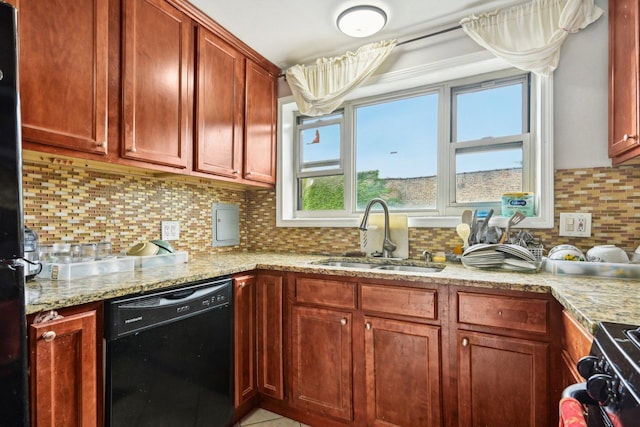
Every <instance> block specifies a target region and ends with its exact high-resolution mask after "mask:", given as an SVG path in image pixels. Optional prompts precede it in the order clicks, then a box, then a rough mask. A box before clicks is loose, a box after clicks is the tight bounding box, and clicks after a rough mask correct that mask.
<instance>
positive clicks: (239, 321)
mask: <svg viewBox="0 0 640 427" xmlns="http://www.w3.org/2000/svg"><path fill="white" fill-rule="evenodd" d="M234 287H235V289H234V291H235V293H234V298H235V302H234V316H235V318H234V338H235V363H234V366H235V389H236V392H235V406H236V408H237V407H238V406H240V405H241V404H242V403H244V402H246V401H247V400H249V399H251V398H252V397H253V396H254V395H255V394H256V392H257V388H256V362H255V358H256V279H255V276H251V275H249V276H241V277H236V278H234Z"/></svg>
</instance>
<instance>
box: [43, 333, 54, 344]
mask: <svg viewBox="0 0 640 427" xmlns="http://www.w3.org/2000/svg"><path fill="white" fill-rule="evenodd" d="M42 339H43V340H45V341H46V342H51V341H53V340H55V339H56V333H55V332H54V331H47V332H45V333H44V334H42Z"/></svg>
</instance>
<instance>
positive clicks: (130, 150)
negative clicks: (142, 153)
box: [127, 147, 138, 153]
mask: <svg viewBox="0 0 640 427" xmlns="http://www.w3.org/2000/svg"><path fill="white" fill-rule="evenodd" d="M127 151H128V152H130V153H135V152H136V151H138V150H136V147H131V148H127Z"/></svg>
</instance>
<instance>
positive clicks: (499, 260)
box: [460, 243, 541, 273]
mask: <svg viewBox="0 0 640 427" xmlns="http://www.w3.org/2000/svg"><path fill="white" fill-rule="evenodd" d="M460 260H461V261H462V264H463V265H464V266H465V267H470V268H488V269H503V270H511V271H519V272H528V273H532V272H536V271H538V270H539V268H540V265H541V262H540V260H538V259H536V257H535V256H534V255H533V254H532V253H531V251H529V249H527V248H525V247H522V246H519V245H512V244H503V243H495V244H484V243H480V244H477V245H473V246H471V247H470V248H468V249H467V250H466V251H464V253H463V254H462V257H460Z"/></svg>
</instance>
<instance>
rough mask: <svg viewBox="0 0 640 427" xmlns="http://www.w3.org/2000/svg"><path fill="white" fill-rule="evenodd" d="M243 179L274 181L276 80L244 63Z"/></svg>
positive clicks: (253, 64) (255, 65)
mask: <svg viewBox="0 0 640 427" xmlns="http://www.w3.org/2000/svg"><path fill="white" fill-rule="evenodd" d="M246 85H247V87H246V98H245V99H246V100H245V104H246V105H245V113H244V115H245V141H244V178H245V179H247V180H250V181H257V182H264V183H267V184H273V183H275V182H276V122H277V120H276V117H277V115H276V77H275V76H273V75H272V74H270V73H269V72H268V71H267V70H265V69H264V68H262V67H260V66H259V65H257V64H256V63H254V62H253V61H251V60H247V73H246Z"/></svg>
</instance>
